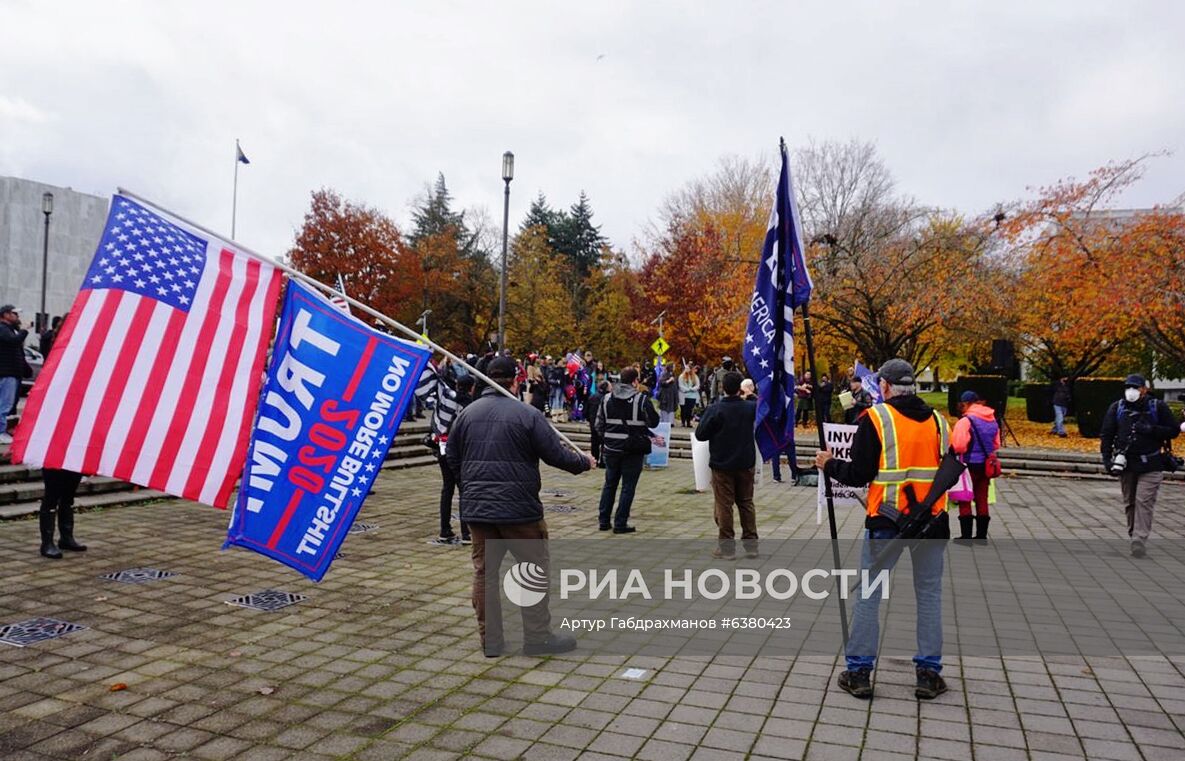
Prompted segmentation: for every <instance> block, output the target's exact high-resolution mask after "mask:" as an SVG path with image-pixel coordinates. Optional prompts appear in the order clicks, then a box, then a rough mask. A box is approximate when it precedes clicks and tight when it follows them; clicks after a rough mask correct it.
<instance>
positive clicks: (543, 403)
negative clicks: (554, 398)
mask: <svg viewBox="0 0 1185 761" xmlns="http://www.w3.org/2000/svg"><path fill="white" fill-rule="evenodd" d="M546 371H547V360H546V359H540V358H539V355H538V354H528V355H527V397H528V401H529V402H530V404H531V406H532V407H534V408H535V409H537V410H539V411H540V412H543V411H544V410H545V409H547V388H548V386H547V375H546Z"/></svg>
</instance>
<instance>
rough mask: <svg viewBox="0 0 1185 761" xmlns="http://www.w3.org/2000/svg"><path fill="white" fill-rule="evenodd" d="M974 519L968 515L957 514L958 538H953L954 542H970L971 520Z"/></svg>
mask: <svg viewBox="0 0 1185 761" xmlns="http://www.w3.org/2000/svg"><path fill="white" fill-rule="evenodd" d="M972 520H974V519H973V518H972V517H971V516H970V515H960V516H959V538H958V539H956V540H955V543H956V544H971V521H972Z"/></svg>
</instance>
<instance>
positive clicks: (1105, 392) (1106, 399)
mask: <svg viewBox="0 0 1185 761" xmlns="http://www.w3.org/2000/svg"><path fill="white" fill-rule="evenodd" d="M1122 398H1123V378H1079V379H1078V380H1076V381H1074V412H1075V415H1076V417H1077V418H1078V432H1079V433H1080V434H1082V435H1083V436H1085V437H1086V438H1088V439H1095V438H1098V436H1099V432H1100V430H1102V427H1103V416H1104V415H1106V414H1107V408H1108V407H1110V406H1111V403H1112V402H1117V401H1119V400H1120V399H1122Z"/></svg>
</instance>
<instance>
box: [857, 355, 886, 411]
mask: <svg viewBox="0 0 1185 761" xmlns="http://www.w3.org/2000/svg"><path fill="white" fill-rule="evenodd" d="M856 377H857V378H859V379H860V385H861V386H863V387H864V390H865V391H867V392H868V393H869V394H870V395H871V396H872V401H873V403H874V404H880V403H881V402H883V401H884V397H882V396H881V385H880V384H879V383H877V382H876V375H874V374H873V372H872V371H871V370H869V369H868V368H867V367H865V366H864V365H862V364H860V363H859V362H857V363H856Z"/></svg>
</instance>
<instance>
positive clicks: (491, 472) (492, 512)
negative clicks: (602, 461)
mask: <svg viewBox="0 0 1185 761" xmlns="http://www.w3.org/2000/svg"><path fill="white" fill-rule="evenodd" d="M445 456H446V457H447V459H448V465H449V468H451V469H452V471H453V475H455V476H456V477H457V480H458V481H459V482H460V484H461V520H463V521H465V522H467V523H507V524H510V523H533V522H535V521H541V520H543V503H542V502H541V501H540V500H539V486H540V483H539V461H540V460H542V461H543V462H545V463H547V464H548V465H550V466H552V467H553V468H559V469H561V470H566V471H568V472H569V473H583V472H584V471H586V470H588V460H587V459H586V458H585V457H584V455H582V454H580V453H579V452H575V451H573V450H571V449H569V448H567V447H566V446H564V442H563V441H562V440H561V439H560V437H559V436H558V435H557V434H556V432H555V431H554V430H552V427H551V425H550V424H548V422H547V419H546V418H545V417H543V413H542V412H540V411H539V410H537V409H535V408H534V407H531V406H528V405H526V404H523V403H522V402H520V401H518V400H516V399H508V398H507V397H505V396H503V395H502V394H501V393H499V392H498V391H497V390H496V389H492V388H487V389H486V390H485V391H483V392H482V393H481V396H479V397H478V398H477V400H476V401H474V402H473V403H472V404H470V405H469V406H468V407H466V408H465V409H463V410H461V412H460V414H458V415H457V419H456V420H454V421H453V426H452V428H451V429H449V438H448V448H447V449H446V453H445Z"/></svg>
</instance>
